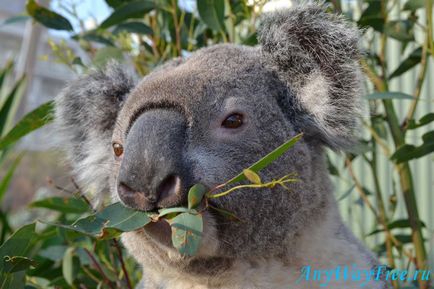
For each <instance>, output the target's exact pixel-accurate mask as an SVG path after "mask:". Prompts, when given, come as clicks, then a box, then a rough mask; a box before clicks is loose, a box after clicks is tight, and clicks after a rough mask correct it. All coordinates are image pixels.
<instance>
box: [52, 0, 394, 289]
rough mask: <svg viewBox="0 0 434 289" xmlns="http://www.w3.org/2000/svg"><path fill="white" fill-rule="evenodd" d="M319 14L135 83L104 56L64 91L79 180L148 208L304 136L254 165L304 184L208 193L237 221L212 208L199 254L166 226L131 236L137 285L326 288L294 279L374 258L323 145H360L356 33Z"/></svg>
mask: <svg viewBox="0 0 434 289" xmlns="http://www.w3.org/2000/svg"><path fill="white" fill-rule="evenodd" d="M325 10H326V8H325V7H322V6H321V5H316V4H313V3H311V2H310V1H307V2H306V3H305V4H304V5H301V6H295V7H294V8H293V9H292V10H283V11H279V12H275V13H271V14H266V15H263V17H262V21H261V25H260V27H259V30H258V40H259V45H258V46H256V47H247V46H242V45H234V44H220V45H213V46H210V47H207V48H203V49H200V50H198V51H195V52H194V53H192V54H191V55H189V56H188V57H186V58H178V59H174V60H172V61H169V62H168V63H166V64H163V65H162V66H160V67H159V68H157V69H156V70H154V71H153V72H152V73H150V74H149V75H147V76H145V77H144V78H143V79H142V80H140V81H139V82H137V81H135V80H134V78H133V77H130V76H128V75H127V73H125V72H124V71H123V69H122V68H121V66H120V65H118V64H116V63H110V64H109V65H108V66H107V67H106V68H104V69H101V70H94V71H91V72H90V73H89V74H87V75H84V76H81V77H79V78H78V79H77V80H76V81H74V82H72V83H71V84H70V85H69V86H68V87H67V88H66V89H65V90H64V91H63V92H62V93H61V95H59V96H58V97H57V99H56V125H57V127H58V128H59V134H60V135H62V136H63V140H64V142H63V148H64V149H66V151H67V153H68V158H69V159H70V161H71V163H72V166H73V168H74V173H75V175H76V176H77V179H78V181H79V183H80V185H82V187H83V188H84V189H85V190H88V189H89V190H90V189H92V190H93V191H96V193H97V194H101V195H102V196H103V197H104V193H106V192H112V193H113V196H114V197H115V198H116V199H117V200H119V199H120V200H121V201H122V202H123V203H124V204H125V205H127V206H129V207H132V208H135V209H138V210H142V211H153V210H157V209H160V208H169V207H179V206H185V205H186V203H187V201H186V200H187V191H188V189H189V188H190V187H191V186H192V185H194V184H197V183H201V184H204V185H205V186H208V187H209V188H212V187H214V186H216V185H219V184H222V183H224V182H226V181H228V180H229V179H231V178H232V177H234V176H235V175H237V174H238V173H239V172H241V171H242V170H243V169H245V168H246V167H248V166H249V165H251V164H252V163H254V162H255V161H256V160H258V159H259V158H261V157H262V156H265V155H266V154H267V153H269V152H270V151H272V150H273V149H274V148H276V147H278V146H279V145H281V144H282V143H284V142H285V141H287V140H288V139H290V138H291V137H293V136H294V135H296V134H299V133H303V138H302V140H301V141H299V142H298V143H297V144H296V145H295V146H294V147H293V148H291V149H290V150H289V151H288V152H286V153H285V154H284V155H283V156H282V157H280V158H279V159H278V160H276V161H275V162H273V163H272V164H270V165H269V166H268V167H267V168H265V169H263V170H261V172H260V176H261V178H262V180H263V181H271V180H272V179H276V178H280V177H282V176H284V175H287V174H290V173H296V175H297V178H298V181H297V182H294V183H290V184H288V188H287V189H285V188H283V187H279V186H276V187H274V188H266V189H265V188H263V189H260V190H255V189H242V190H239V191H236V192H234V193H232V194H229V195H227V196H224V197H221V198H216V199H213V203H212V205H213V206H215V207H219V208H223V209H226V210H229V211H231V212H233V213H234V214H235V215H236V216H237V217H239V218H240V219H241V220H242V222H233V221H230V220H227V219H225V218H222V217H221V216H219V215H218V214H216V213H215V212H212V211H211V210H207V211H205V213H204V218H203V220H204V232H203V238H202V241H201V245H200V248H199V252H198V253H197V255H195V256H194V257H184V256H181V255H180V253H179V252H178V251H177V250H176V249H175V248H173V246H172V244H171V241H170V239H171V238H170V234H171V233H170V228H169V226H168V224H166V223H164V222H165V221H160V222H158V223H155V224H152V225H150V226H147V227H146V228H143V229H141V230H138V231H136V232H129V233H125V234H123V235H122V241H123V243H124V245H125V247H126V248H127V249H128V251H129V253H130V254H131V255H132V256H134V258H136V260H137V261H138V263H139V264H140V265H141V267H142V268H143V282H142V283H141V284H140V285H139V288H141V289H143V288H146V289H155V288H161V289H217V288H220V289H256V288H267V289H280V288H291V289H306V288H322V287H321V286H320V284H318V283H315V284H311V283H309V284H306V283H301V284H298V283H297V282H296V280H297V279H298V277H300V270H301V268H302V267H303V266H306V265H312V266H318V267H319V268H321V269H333V268H335V267H336V266H339V265H350V266H351V265H354V264H356V265H357V266H358V267H359V268H361V269H365V270H369V269H370V268H371V267H372V266H374V265H376V264H378V263H377V261H376V260H375V258H374V257H373V255H372V254H371V253H370V252H369V250H368V249H366V248H365V247H364V246H363V245H362V244H361V243H360V242H359V241H358V240H357V239H356V238H355V237H354V236H353V234H352V233H351V232H350V231H349V229H348V228H347V227H346V226H345V225H344V223H343V221H342V220H341V217H340V214H339V210H338V207H337V203H336V200H335V197H334V192H333V187H332V185H331V181H330V179H329V175H328V170H327V163H326V157H325V148H326V147H328V148H331V149H333V150H345V149H347V148H349V147H351V146H352V145H354V143H355V140H356V139H357V136H356V135H355V134H356V132H357V131H358V130H359V117H360V116H361V115H362V112H363V110H362V109H361V107H362V105H361V99H362V98H361V93H362V87H363V85H362V79H363V77H362V74H361V68H360V65H359V60H360V51H359V46H358V42H359V38H360V33H359V31H358V29H357V28H356V27H354V26H353V25H351V24H350V23H347V22H346V21H345V19H344V18H343V17H338V16H336V15H332V14H329V13H326V12H325ZM113 196H112V197H113ZM105 197H108V196H105ZM359 285H360V284H347V283H342V282H341V283H339V282H334V283H330V284H329V287H330V288H334V289H345V288H356V287H359ZM365 285H366V288H370V289H379V288H387V285H386V284H384V283H383V282H371V283H369V284H365Z"/></svg>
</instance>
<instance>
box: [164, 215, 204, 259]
mask: <svg viewBox="0 0 434 289" xmlns="http://www.w3.org/2000/svg"><path fill="white" fill-rule="evenodd" d="M169 223H170V226H171V227H172V244H173V246H174V247H175V248H176V249H178V251H179V253H181V254H182V255H186V256H194V255H195V254H196V252H197V251H198V250H199V246H200V241H201V239H202V231H203V220H202V215H201V214H192V213H181V214H179V215H178V216H176V217H175V218H173V219H170V220H169Z"/></svg>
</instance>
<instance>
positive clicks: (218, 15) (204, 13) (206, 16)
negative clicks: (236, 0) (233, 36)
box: [196, 0, 225, 31]
mask: <svg viewBox="0 0 434 289" xmlns="http://www.w3.org/2000/svg"><path fill="white" fill-rule="evenodd" d="M196 4H197V10H198V12H199V16H200V19H202V21H203V22H205V24H206V25H207V26H208V27H209V28H211V29H213V30H215V31H223V27H224V16H225V1H224V0H197V1H196Z"/></svg>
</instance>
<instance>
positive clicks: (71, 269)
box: [62, 247, 80, 286]
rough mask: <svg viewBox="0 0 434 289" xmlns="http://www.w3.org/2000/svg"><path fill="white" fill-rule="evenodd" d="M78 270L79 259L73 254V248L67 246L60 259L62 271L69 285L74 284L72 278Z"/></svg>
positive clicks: (73, 278)
mask: <svg viewBox="0 0 434 289" xmlns="http://www.w3.org/2000/svg"><path fill="white" fill-rule="evenodd" d="M79 270H80V261H79V259H78V257H77V256H76V255H75V248H74V247H69V248H68V249H67V250H66V251H65V255H64V256H63V261H62V273H63V277H64V278H65V280H66V282H67V283H68V284H69V285H70V286H73V285H74V280H75V278H76V277H77V274H78V272H79Z"/></svg>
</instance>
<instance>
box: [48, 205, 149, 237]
mask: <svg viewBox="0 0 434 289" xmlns="http://www.w3.org/2000/svg"><path fill="white" fill-rule="evenodd" d="M150 222H151V218H150V214H149V213H146V212H142V211H136V210H133V209H130V208H127V207H125V206H123V205H122V204H121V203H119V202H118V203H114V204H111V205H109V206H108V207H106V208H104V209H103V210H102V211H101V212H98V213H96V214H92V215H90V216H87V217H84V218H81V219H78V220H77V221H75V222H74V223H73V224H72V225H67V224H60V223H49V222H44V223H47V224H50V225H54V226H59V227H61V228H65V229H68V230H73V231H76V232H80V233H83V234H86V235H90V236H92V237H96V238H98V239H112V238H115V237H117V236H119V235H120V234H121V233H122V232H130V231H134V230H137V229H139V228H142V227H143V226H145V225H147V224H148V223H150Z"/></svg>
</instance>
